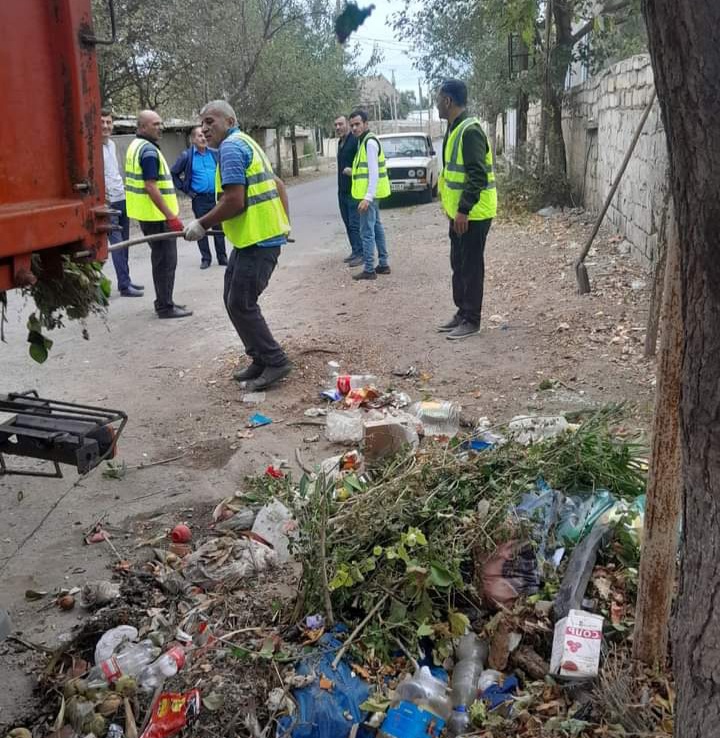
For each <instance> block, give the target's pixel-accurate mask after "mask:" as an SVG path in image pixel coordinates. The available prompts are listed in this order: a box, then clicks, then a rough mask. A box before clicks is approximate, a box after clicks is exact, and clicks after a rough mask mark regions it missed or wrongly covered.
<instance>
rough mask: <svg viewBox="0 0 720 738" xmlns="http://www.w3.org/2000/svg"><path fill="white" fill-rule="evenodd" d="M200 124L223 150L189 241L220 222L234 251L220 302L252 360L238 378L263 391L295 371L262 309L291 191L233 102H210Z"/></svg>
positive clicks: (212, 143)
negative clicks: (212, 199) (207, 206)
mask: <svg viewBox="0 0 720 738" xmlns="http://www.w3.org/2000/svg"><path fill="white" fill-rule="evenodd" d="M200 119H201V120H202V127H203V133H204V134H205V138H206V139H207V142H208V144H209V145H210V146H214V147H216V148H217V149H218V157H219V159H218V168H217V173H216V175H215V191H216V193H217V195H218V202H217V205H216V206H215V207H214V208H213V209H212V210H211V211H210V212H209V213H207V214H205V215H203V216H202V217H201V218H198V219H197V220H193V221H192V223H190V224H189V225H188V227H187V228H186V229H185V238H186V239H187V240H188V241H197V240H198V239H200V238H202V237H203V236H204V235H205V232H206V230H207V229H208V228H210V227H212V226H214V225H217V224H218V223H222V228H223V231H224V232H225V236H226V237H227V239H228V240H229V241H230V243H231V244H232V246H233V249H232V253H231V254H230V259H229V261H228V267H227V270H226V272H225V289H224V292H223V299H224V302H225V308H226V310H227V312H228V315H229V316H230V320H231V321H232V323H233V325H234V326H235V330H236V331H237V333H238V336H240V340H241V341H242V342H243V345H244V346H245V351H246V353H247V355H248V356H249V357H250V359H251V363H250V364H249V365H248V366H247V367H246V368H245V369H242V370H240V371H237V372H235V374H234V375H233V378H234V379H236V380H237V381H238V382H241V383H242V384H243V386H244V387H245V388H246V389H248V390H251V391H256V390H264V389H267V388H268V387H270V386H272V385H273V384H275V383H276V382H278V381H280V380H281V379H283V378H284V377H286V376H287V375H288V374H289V373H290V371H291V369H292V364H291V363H290V360H289V359H288V357H287V356H286V354H285V352H284V351H283V350H282V348H281V347H280V345H279V344H278V343H277V341H276V340H275V339H274V338H273V335H272V333H271V332H270V329H269V328H268V325H267V323H266V322H265V318H264V317H263V314H262V312H261V310H260V306H259V305H258V298H259V297H260V295H261V294H262V293H263V291H264V290H265V288H266V287H267V286H268V283H269V282H270V277H271V276H272V273H273V272H274V271H275V267H276V266H277V263H278V258H279V256H280V249H281V247H282V246H283V245H284V244H285V243H286V242H287V236H288V233H290V223H289V221H288V201H287V192H286V190H285V185H284V184H283V182H282V180H280V179H278V178H277V177H276V176H275V175H274V173H273V169H272V165H271V164H270V161H269V160H268V158H267V156H266V154H265V152H264V151H263V149H262V148H261V146H260V145H259V144H258V143H257V141H255V140H254V139H253V138H251V137H250V136H248V135H247V134H246V133H243V132H242V131H240V129H239V128H238V125H237V116H236V115H235V111H234V110H233V109H232V107H231V106H230V105H229V103H227V102H226V101H225V100H214V101H213V102H209V103H208V104H207V105H206V106H205V107H204V108H203V109H202V110H201V111H200Z"/></svg>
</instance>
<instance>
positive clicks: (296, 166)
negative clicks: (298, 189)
mask: <svg viewBox="0 0 720 738" xmlns="http://www.w3.org/2000/svg"><path fill="white" fill-rule="evenodd" d="M290 149H291V150H292V172H293V177H299V176H300V162H299V161H298V152H297V137H296V135H295V124H294V123H293V124H292V125H291V126H290Z"/></svg>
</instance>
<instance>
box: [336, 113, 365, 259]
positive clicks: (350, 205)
mask: <svg viewBox="0 0 720 738" xmlns="http://www.w3.org/2000/svg"><path fill="white" fill-rule="evenodd" d="M335 135H336V136H337V139H338V149H337V171H338V205H339V207H340V217H341V218H342V220H343V223H344V224H345V231H346V232H347V236H348V240H349V241H350V256H347V257H346V258H345V259H344V261H345V263H346V264H347V265H348V266H351V267H356V266H360V265H361V264H362V263H363V248H362V240H361V238H360V218H359V215H358V211H357V203H356V202H355V200H353V196H352V177H351V175H350V174H348V173H347V171H348V170H349V171H350V172H352V163H353V160H354V159H355V154H356V153H357V147H358V145H357V141H358V140H357V138H355V136H353V135H352V133H350V124H349V123H348V119H347V117H346V116H344V115H338V117H337V118H335Z"/></svg>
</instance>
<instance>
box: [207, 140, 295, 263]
mask: <svg viewBox="0 0 720 738" xmlns="http://www.w3.org/2000/svg"><path fill="white" fill-rule="evenodd" d="M225 140H226V141H232V140H236V141H244V142H245V143H246V144H247V145H248V146H249V147H250V149H251V150H252V155H253V156H252V161H251V162H250V166H249V167H248V168H247V169H246V170H245V176H246V178H247V183H246V185H245V210H243V212H242V213H240V214H239V215H236V216H235V217H233V218H230V220H224V221H223V222H222V229H223V231H224V232H225V235H226V236H227V237H228V239H230V241H231V242H232V245H233V246H234V247H235V248H236V249H244V248H246V247H247V246H252V245H254V244H256V243H259V242H261V241H267V240H268V239H270V238H275V237H277V236H286V235H287V234H288V233H290V222H289V221H288V217H287V213H286V212H285V208H284V207H283V204H282V201H281V200H280V192H279V191H278V188H277V185H276V184H275V175H274V173H273V168H272V164H270V160H269V159H268V158H267V154H265V152H264V151H263V150H262V148H261V147H260V145H259V144H258V143H257V141H255V139H254V138H252V137H251V136H248V135H247V134H246V133H242V132H241V131H235V132H234V133H231V134H230V135H229V136H228V137H227V139H225ZM221 156H222V154H221ZM222 191H223V189H222V180H221V178H220V166H219V165H218V167H217V169H216V170H215V196H216V198H217V197H218V195H220V193H221V192H222Z"/></svg>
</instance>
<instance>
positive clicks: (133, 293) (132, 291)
mask: <svg viewBox="0 0 720 738" xmlns="http://www.w3.org/2000/svg"><path fill="white" fill-rule="evenodd" d="M120 294H121V295H122V296H123V297H143V296H144V295H145V293H144V292H143V291H142V290H139V289H138V288H137V287H133V286H132V285H130V286H129V287H128V288H127V289H124V290H120Z"/></svg>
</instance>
